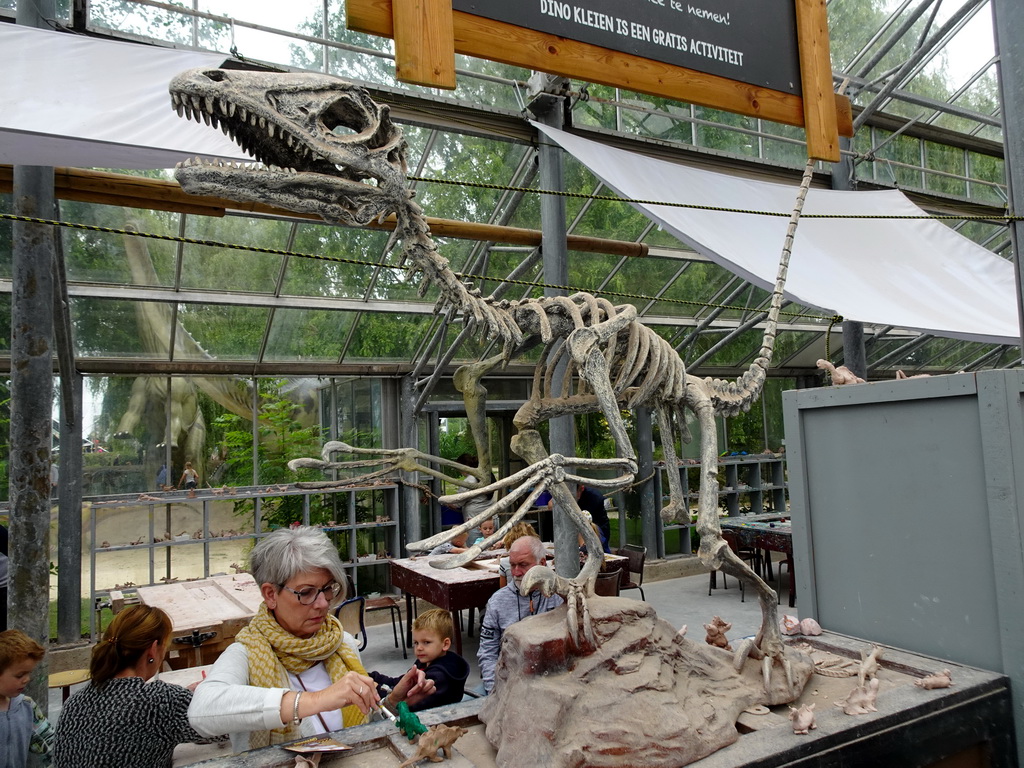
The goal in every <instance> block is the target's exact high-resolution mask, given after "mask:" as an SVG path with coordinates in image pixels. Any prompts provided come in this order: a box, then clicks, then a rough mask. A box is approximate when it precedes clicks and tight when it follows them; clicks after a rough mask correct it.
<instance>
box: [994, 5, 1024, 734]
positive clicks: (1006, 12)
mask: <svg viewBox="0 0 1024 768" xmlns="http://www.w3.org/2000/svg"><path fill="white" fill-rule="evenodd" d="M992 22H993V25H994V27H995V38H996V58H997V59H998V63H997V64H996V72H997V73H998V75H999V101H1000V103H1001V104H1002V118H1003V151H1004V152H1005V157H1006V185H1007V188H1008V195H1007V197H1008V199H1009V203H1010V212H1011V213H1015V214H1016V215H1018V216H1021V215H1024V132H1022V131H1021V129H1020V126H1021V121H1022V120H1024V35H1022V34H1021V30H1022V29H1024V4H1022V3H1021V2H1020V0H992ZM1009 229H1010V243H1011V245H1012V247H1013V253H1014V259H1013V265H1014V270H1015V273H1016V276H1017V289H1018V290H1017V319H1018V322H1019V323H1020V329H1021V339H1022V340H1024V270H1022V269H1021V264H1020V260H1021V251H1020V249H1021V246H1022V243H1024V222H1021V221H1011V222H1010V223H1009ZM1022 349H1024V345H1022ZM1017 706H1018V711H1020V707H1021V705H1020V704H1018V705H1017ZM1018 720H1019V718H1018ZM1021 730H1022V731H1024V728H1022V729H1021ZM1017 738H1018V740H1021V733H1018V735H1017ZM1021 741H1022V742H1024V740H1021ZM1022 749H1024V746H1022Z"/></svg>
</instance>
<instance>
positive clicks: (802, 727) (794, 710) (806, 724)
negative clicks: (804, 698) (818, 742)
mask: <svg viewBox="0 0 1024 768" xmlns="http://www.w3.org/2000/svg"><path fill="white" fill-rule="evenodd" d="M789 719H790V721H791V722H792V723H793V733H795V734H798V735H800V736H806V735H807V734H808V733H810V732H811V731H813V730H814V729H815V728H817V727H818V724H817V723H815V722H814V705H813V704H801V705H800V706H799V707H790V708H789Z"/></svg>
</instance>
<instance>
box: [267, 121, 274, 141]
mask: <svg viewBox="0 0 1024 768" xmlns="http://www.w3.org/2000/svg"><path fill="white" fill-rule="evenodd" d="M275 127H276V126H275V125H274V124H273V123H270V124H269V125H268V126H267V135H268V136H269V137H270V138H274V128H275Z"/></svg>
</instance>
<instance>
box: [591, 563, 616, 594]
mask: <svg viewBox="0 0 1024 768" xmlns="http://www.w3.org/2000/svg"><path fill="white" fill-rule="evenodd" d="M621 570H622V569H621V568H616V569H615V570H614V571H608V572H606V573H599V574H597V583H595V584H594V592H595V593H597V594H598V595H601V596H602V597H618V596H619V584H620V583H622V574H621V573H620V571H621Z"/></svg>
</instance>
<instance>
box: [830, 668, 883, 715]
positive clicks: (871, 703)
mask: <svg viewBox="0 0 1024 768" xmlns="http://www.w3.org/2000/svg"><path fill="white" fill-rule="evenodd" d="M876 698H878V678H877V677H873V678H871V679H870V680H868V682H867V684H866V685H858V686H856V687H855V688H854V689H853V690H852V691H850V693H849V695H848V696H847V697H846V698H845V699H843V700H842V701H837V702H836V706H837V707H842V708H843V712H845V713H846V714H848V715H866V714H867V713H868V712H877V711H878V710H877V709H875V699H876Z"/></svg>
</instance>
